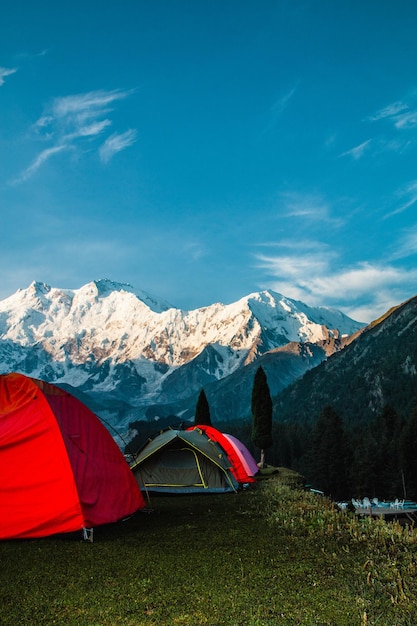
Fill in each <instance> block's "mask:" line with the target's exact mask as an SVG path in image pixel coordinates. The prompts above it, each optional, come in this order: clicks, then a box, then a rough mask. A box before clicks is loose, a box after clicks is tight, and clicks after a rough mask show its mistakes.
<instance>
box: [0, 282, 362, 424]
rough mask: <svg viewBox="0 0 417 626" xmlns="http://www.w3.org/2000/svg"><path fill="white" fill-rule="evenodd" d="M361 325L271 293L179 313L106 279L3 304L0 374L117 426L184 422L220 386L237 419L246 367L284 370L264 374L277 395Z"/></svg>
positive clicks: (36, 290) (43, 289) (220, 403)
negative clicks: (35, 382)
mask: <svg viewBox="0 0 417 626" xmlns="http://www.w3.org/2000/svg"><path fill="white" fill-rule="evenodd" d="M362 326H363V325H362V324H360V323H358V322H355V321H354V320H351V319H350V318H348V317H346V316H345V315H343V314H342V313H341V312H339V311H337V310H334V309H328V308H325V307H316V308H314V307H308V306H307V305H305V304H303V303H302V302H298V301H294V300H291V299H290V298H286V297H285V296H283V295H281V294H278V293H274V292H272V291H263V292H260V293H254V294H251V295H249V296H246V297H244V298H242V299H241V300H239V301H237V302H235V303H233V304H230V305H224V304H220V303H217V304H213V305H211V306H208V307H204V308H201V309H196V310H193V311H183V310H180V309H177V308H175V307H173V306H171V305H169V304H168V303H166V302H161V301H159V300H158V299H156V298H154V297H152V296H150V295H149V294H147V293H145V292H142V291H141V292H135V291H134V290H133V289H132V287H130V286H129V285H125V284H118V283H113V282H111V281H109V280H98V281H94V282H91V283H89V284H87V285H84V286H83V287H81V288H80V289H76V290H68V289H58V288H54V287H50V286H48V285H45V284H44V283H38V282H34V283H32V284H31V285H30V286H29V287H28V288H27V289H20V290H18V291H17V292H16V293H15V294H13V295H12V296H10V297H9V298H7V299H5V300H3V301H1V302H0V373H5V372H10V371H20V372H23V373H26V374H28V375H30V376H33V377H37V378H41V379H44V380H47V381H50V382H54V383H56V384H58V385H62V386H70V387H71V388H73V389H75V390H76V392H77V394H78V395H82V396H83V399H84V400H85V401H87V403H88V404H89V405H90V406H91V408H92V409H93V410H95V411H96V412H97V413H98V414H99V415H103V416H106V417H107V418H108V419H109V420H110V421H112V422H113V423H115V424H116V425H117V426H118V427H119V426H120V425H122V426H126V425H127V424H128V423H129V422H131V421H134V420H135V419H144V418H150V417H156V416H158V415H159V414H161V415H167V414H170V413H171V412H173V411H174V412H175V414H176V415H178V414H179V413H181V414H184V415H185V414H186V413H187V412H188V413H189V412H190V410H192V409H193V408H194V406H195V405H194V401H195V398H196V396H197V394H198V393H199V391H200V389H201V388H202V387H203V386H204V387H206V386H208V385H213V386H214V383H217V382H218V381H222V385H220V386H219V387H218V388H217V389H216V390H214V389H213V390H210V395H212V400H213V402H214V403H215V406H213V411H214V412H216V411H217V412H218V413H222V412H223V411H225V413H226V414H227V415H230V416H232V415H233V417H239V415H241V414H242V411H245V410H246V409H247V392H248V389H249V388H250V387H251V382H250V376H251V375H252V370H251V368H249V369H247V370H246V369H245V368H246V366H248V365H250V364H255V363H256V362H257V361H258V360H259V359H260V358H265V363H267V362H268V363H269V362H271V363H272V362H276V363H277V364H278V363H280V366H279V367H278V365H274V366H273V367H272V366H270V370H271V372H272V371H275V372H277V371H279V374H277V373H275V374H274V375H272V374H271V381H270V384H271V389H272V390H273V391H274V392H276V393H277V392H278V391H279V390H280V389H281V388H283V387H284V386H286V385H287V384H289V383H290V382H291V381H292V380H294V378H296V377H298V376H300V375H301V374H302V373H304V372H305V371H306V370H307V369H309V368H311V367H313V366H315V365H316V364H317V363H319V362H320V361H321V360H323V359H324V358H326V356H327V355H328V354H329V353H331V352H333V351H334V350H338V349H339V348H340V347H341V345H342V344H343V341H344V337H346V336H349V335H352V334H353V333H355V332H357V331H358V330H360V328H361V327H362ZM288 344H290V345H289V346H288ZM299 344H301V345H299ZM284 346H286V347H285V348H284ZM326 346H327V349H326ZM271 351H275V352H271ZM267 353H268V356H266V355H267ZM264 355H265V356H264ZM268 367H269V366H268ZM268 367H267V369H268ZM243 371H245V374H244V376H243V378H242V377H241V372H243ZM246 377H248V378H246ZM227 380H229V381H230V383H226V382H225V381H227ZM235 381H237V382H235ZM242 381H245V382H242ZM229 384H230V387H229ZM239 387H241V390H240V391H239ZM230 396H233V398H232V399H231V397H230ZM245 407H246V409H245Z"/></svg>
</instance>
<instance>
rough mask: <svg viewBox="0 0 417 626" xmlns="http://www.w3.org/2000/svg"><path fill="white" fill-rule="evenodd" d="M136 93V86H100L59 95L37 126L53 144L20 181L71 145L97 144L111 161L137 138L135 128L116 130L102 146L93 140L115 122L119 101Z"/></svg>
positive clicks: (38, 133) (104, 159) (42, 136)
mask: <svg viewBox="0 0 417 626" xmlns="http://www.w3.org/2000/svg"><path fill="white" fill-rule="evenodd" d="M132 93H133V91H132V90H119V89H114V90H110V91H104V90H98V91H90V92H87V93H82V94H76V95H70V96H64V97H61V98H55V99H54V100H53V101H52V102H51V104H50V105H49V106H48V107H46V109H45V111H44V114H43V115H42V116H41V117H40V118H39V119H38V120H37V121H36V123H35V124H34V127H33V128H34V131H35V132H36V136H37V137H38V138H39V139H40V140H41V141H42V143H43V144H44V143H45V142H47V143H49V144H50V147H49V148H47V149H45V148H43V149H42V150H41V151H40V153H39V154H38V155H37V156H36V157H35V158H34V160H33V162H32V164H31V165H30V166H29V167H28V168H26V170H25V171H24V172H23V173H22V174H21V175H20V176H19V177H18V179H17V181H20V182H22V181H25V180H27V179H28V178H30V177H31V176H32V175H33V174H35V172H37V171H38V170H39V168H40V167H41V166H42V165H43V164H44V163H45V162H46V161H48V160H49V159H50V158H51V157H52V156H54V155H56V154H58V153H59V152H62V151H63V150H66V149H69V148H72V149H73V150H78V149H83V148H84V147H87V146H88V149H91V146H93V148H94V149H97V150H98V153H99V157H100V160H101V161H102V162H108V161H109V160H110V159H111V157H112V156H113V155H114V154H116V152H120V150H123V149H125V148H127V147H128V146H131V145H132V144H133V143H134V141H135V139H136V131H135V130H133V129H129V130H128V131H126V132H123V133H117V132H114V133H113V134H112V135H110V136H109V137H107V139H106V140H105V142H104V144H102V145H101V147H100V146H98V145H97V144H94V143H93V142H94V139H95V138H97V137H99V136H102V135H103V133H104V132H105V131H106V130H107V129H108V128H109V127H110V126H112V124H113V123H112V120H111V119H110V118H111V114H112V112H113V110H114V107H115V105H116V103H117V102H119V101H121V100H124V99H125V98H127V97H129V96H130V95H131V94H132ZM86 142H88V143H86ZM15 182H16V181H15Z"/></svg>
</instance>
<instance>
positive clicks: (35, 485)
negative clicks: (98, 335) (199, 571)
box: [0, 374, 145, 539]
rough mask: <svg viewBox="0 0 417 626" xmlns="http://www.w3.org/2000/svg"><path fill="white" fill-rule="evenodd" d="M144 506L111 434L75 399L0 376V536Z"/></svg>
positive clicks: (111, 518)
mask: <svg viewBox="0 0 417 626" xmlns="http://www.w3.org/2000/svg"><path fill="white" fill-rule="evenodd" d="M144 505H145V502H144V499H143V496H142V494H141V492H140V490H139V488H138V486H137V483H136V480H135V478H134V476H133V474H132V472H131V470H130V468H129V465H128V464H127V463H126V461H125V459H124V457H123V454H122V453H121V451H120V450H119V447H118V446H117V444H116V442H115V441H114V439H113V437H112V436H111V435H110V433H109V432H108V430H107V429H106V428H105V426H103V424H102V423H101V422H100V420H99V418H98V417H97V416H96V415H94V413H92V412H91V411H90V410H89V409H88V408H87V407H86V406H85V405H84V404H83V403H82V402H80V401H79V400H78V399H77V398H75V397H74V396H72V395H71V394H69V393H67V392H66V391H63V390H62V389H59V388H58V387H56V386H54V385H51V384H49V383H45V382H42V381H39V380H35V379H32V378H28V377H26V376H23V375H22V374H5V375H1V376H0V538H2V539H5V538H26V537H43V536H47V535H52V534H55V533H64V532H72V531H75V530H79V529H82V528H91V527H94V526H98V525H100V524H107V523H111V522H115V521H118V520H120V519H122V518H124V517H126V516H128V515H131V514H132V513H134V512H135V511H137V510H138V509H140V508H142V507H143V506H144Z"/></svg>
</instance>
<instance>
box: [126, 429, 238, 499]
mask: <svg viewBox="0 0 417 626" xmlns="http://www.w3.org/2000/svg"><path fill="white" fill-rule="evenodd" d="M131 470H132V472H133V475H134V476H135V478H136V481H137V483H138V485H139V487H140V488H141V489H142V490H145V491H152V492H159V493H167V494H169V493H172V494H179V493H183V494H184V493H227V492H231V491H237V489H238V488H239V485H238V483H237V481H236V479H235V478H234V476H233V473H232V471H231V470H232V464H231V463H230V460H229V459H228V457H227V455H226V454H225V452H224V450H223V449H222V448H221V447H220V446H219V445H218V444H217V443H216V442H215V441H212V440H210V439H209V437H208V436H207V435H206V434H205V433H204V432H203V431H202V430H191V431H188V430H173V429H167V430H164V431H162V432H161V433H160V434H159V435H158V436H156V437H155V439H152V440H150V441H148V442H147V443H146V444H145V445H144V446H143V448H142V449H141V450H140V451H139V453H138V455H137V457H136V460H135V462H134V464H133V465H132V466H131Z"/></svg>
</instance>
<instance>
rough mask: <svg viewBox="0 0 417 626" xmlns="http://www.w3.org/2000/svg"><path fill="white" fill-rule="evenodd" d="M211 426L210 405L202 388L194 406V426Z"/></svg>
mask: <svg viewBox="0 0 417 626" xmlns="http://www.w3.org/2000/svg"><path fill="white" fill-rule="evenodd" d="M198 424H201V425H204V426H211V417H210V407H209V403H208V400H207V396H206V394H205V392H204V389H202V390H201V391H200V395H199V396H198V400H197V406H196V408H195V416H194V426H197V425H198Z"/></svg>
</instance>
